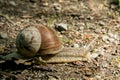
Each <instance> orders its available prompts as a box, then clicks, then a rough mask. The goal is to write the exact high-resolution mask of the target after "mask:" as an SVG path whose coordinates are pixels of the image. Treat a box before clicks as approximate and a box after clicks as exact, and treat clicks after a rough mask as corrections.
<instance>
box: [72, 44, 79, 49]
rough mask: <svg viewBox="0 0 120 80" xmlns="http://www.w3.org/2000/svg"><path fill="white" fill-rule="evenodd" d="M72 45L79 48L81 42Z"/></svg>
mask: <svg viewBox="0 0 120 80" xmlns="http://www.w3.org/2000/svg"><path fill="white" fill-rule="evenodd" d="M71 47H74V48H79V44H73V45H72V46H71Z"/></svg>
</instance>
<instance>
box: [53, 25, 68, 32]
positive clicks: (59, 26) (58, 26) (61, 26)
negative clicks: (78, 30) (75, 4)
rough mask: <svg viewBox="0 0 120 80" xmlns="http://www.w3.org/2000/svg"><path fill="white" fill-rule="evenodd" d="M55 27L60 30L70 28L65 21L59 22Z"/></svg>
mask: <svg viewBox="0 0 120 80" xmlns="http://www.w3.org/2000/svg"><path fill="white" fill-rule="evenodd" d="M55 29H57V30H58V31H60V32H61V31H66V30H68V26H67V24H65V23H59V24H56V25H55Z"/></svg>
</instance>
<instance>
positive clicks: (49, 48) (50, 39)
mask: <svg viewBox="0 0 120 80" xmlns="http://www.w3.org/2000/svg"><path fill="white" fill-rule="evenodd" d="M16 48H17V50H18V51H17V52H16V53H11V54H8V55H6V56H4V57H3V58H4V59H6V60H7V59H11V58H12V57H15V58H22V59H29V58H34V57H37V59H38V60H41V59H42V61H45V62H46V63H60V62H73V61H78V60H82V59H88V57H87V51H88V49H86V50H84V49H83V48H71V47H63V45H62V44H61V42H60V41H59V39H58V37H57V35H56V33H55V31H54V30H53V29H52V28H50V27H46V26H44V25H37V26H35V27H27V28H24V29H23V30H21V31H20V33H19V34H18V35H17V38H16Z"/></svg>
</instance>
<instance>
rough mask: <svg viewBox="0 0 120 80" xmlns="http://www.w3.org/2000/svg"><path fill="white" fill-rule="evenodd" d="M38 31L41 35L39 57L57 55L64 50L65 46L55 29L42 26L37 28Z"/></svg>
mask: <svg viewBox="0 0 120 80" xmlns="http://www.w3.org/2000/svg"><path fill="white" fill-rule="evenodd" d="M37 29H38V30H39V32H40V34H41V48H40V50H39V52H38V55H47V54H56V53H58V52H59V51H61V50H62V48H63V46H62V44H61V43H60V41H59V39H58V37H57V35H56V33H55V31H54V30H53V29H51V28H50V27H46V26H42V25H40V26H37Z"/></svg>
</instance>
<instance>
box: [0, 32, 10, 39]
mask: <svg viewBox="0 0 120 80" xmlns="http://www.w3.org/2000/svg"><path fill="white" fill-rule="evenodd" d="M7 37H8V35H7V34H6V33H3V32H1V33H0V38H1V39H6V38H7Z"/></svg>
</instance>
